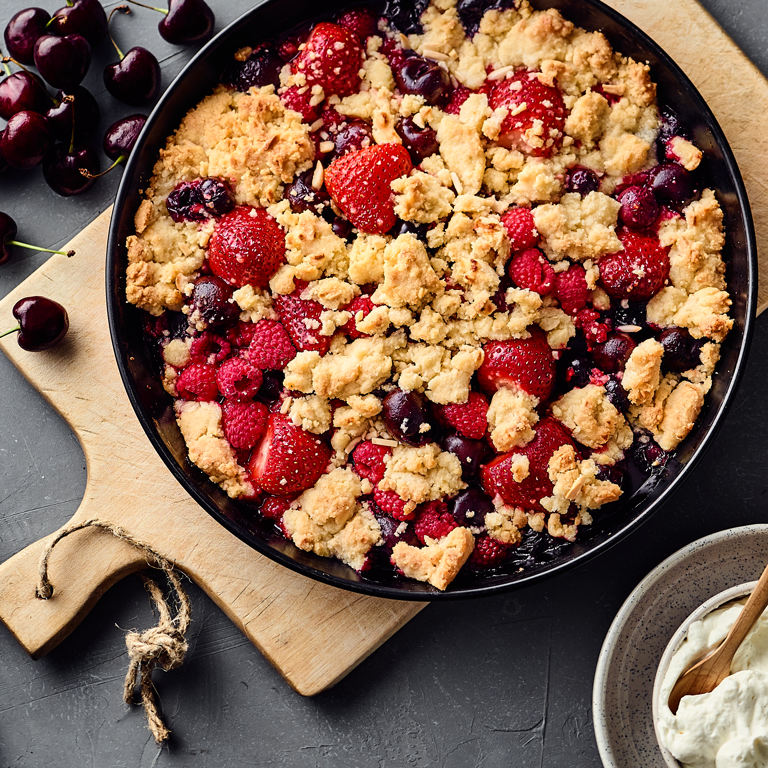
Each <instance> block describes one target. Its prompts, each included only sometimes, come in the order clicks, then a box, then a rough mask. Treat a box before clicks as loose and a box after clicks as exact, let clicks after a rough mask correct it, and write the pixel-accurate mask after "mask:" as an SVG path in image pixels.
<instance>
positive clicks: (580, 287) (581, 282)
mask: <svg viewBox="0 0 768 768" xmlns="http://www.w3.org/2000/svg"><path fill="white" fill-rule="evenodd" d="M600 263H601V265H602V262H600ZM555 295H556V296H557V298H558V301H559V302H560V306H561V307H562V308H563V311H564V312H567V313H568V314H569V315H575V314H576V313H577V312H578V311H579V310H581V309H584V307H586V306H587V301H589V288H587V277H586V273H585V272H584V267H582V266H581V264H571V266H570V267H568V269H567V270H565V272H558V273H557V276H556V278H555Z"/></svg>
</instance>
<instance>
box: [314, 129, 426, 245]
mask: <svg viewBox="0 0 768 768" xmlns="http://www.w3.org/2000/svg"><path fill="white" fill-rule="evenodd" d="M412 168H413V164H412V163H411V156H410V155H409V154H408V150H407V149H406V148H405V147H403V146H402V145H401V144H376V145H375V146H372V147H365V148H364V149H360V150H358V151H357V152H350V153H349V154H347V155H343V156H342V157H337V158H336V159H335V160H334V161H333V162H332V163H331V164H330V165H329V166H328V168H327V169H326V171H325V187H326V189H327V190H328V192H329V193H330V195H331V197H332V198H333V202H334V203H336V205H338V206H339V208H341V210H342V211H344V214H345V216H346V217H347V218H348V219H349V220H350V221H351V222H352V224H353V225H354V226H356V227H357V228H358V229H360V230H362V231H363V232H368V233H369V234H372V235H383V234H384V233H386V232H388V231H389V230H390V229H392V227H394V226H395V221H396V219H397V217H396V216H395V204H394V200H393V198H392V189H391V187H390V184H391V183H392V182H393V181H394V180H395V179H398V178H400V176H405V175H407V174H409V173H410V172H411V169H412Z"/></svg>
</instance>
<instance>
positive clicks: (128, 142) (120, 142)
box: [80, 114, 147, 178]
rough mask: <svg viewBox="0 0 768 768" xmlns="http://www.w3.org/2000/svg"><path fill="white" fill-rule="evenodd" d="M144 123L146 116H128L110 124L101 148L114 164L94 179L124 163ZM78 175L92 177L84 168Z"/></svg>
mask: <svg viewBox="0 0 768 768" xmlns="http://www.w3.org/2000/svg"><path fill="white" fill-rule="evenodd" d="M146 122H147V116H146V115H141V114H137V115H128V117H123V118H121V119H120V120H117V121H116V122H114V123H112V125H110V126H109V128H107V131H106V133H105V134H104V143H103V144H102V148H103V150H104V154H105V155H106V156H107V157H108V158H109V159H110V160H114V162H113V163H112V165H110V166H109V168H107V169H106V170H105V171H102V172H101V173H99V174H96V175H94V178H98V177H99V176H103V175H104V174H105V173H109V172H110V171H111V170H112V169H113V168H115V167H117V166H118V165H120V164H121V163H124V162H125V161H126V160H127V159H128V156H129V155H130V154H131V152H132V151H133V147H134V146H135V144H136V140H137V139H138V138H139V134H140V133H141V129H142V128H143V127H144V123H146ZM80 173H82V174H83V176H85V177H86V178H88V176H91V175H93V174H90V173H89V172H88V170H87V169H85V168H81V169H80Z"/></svg>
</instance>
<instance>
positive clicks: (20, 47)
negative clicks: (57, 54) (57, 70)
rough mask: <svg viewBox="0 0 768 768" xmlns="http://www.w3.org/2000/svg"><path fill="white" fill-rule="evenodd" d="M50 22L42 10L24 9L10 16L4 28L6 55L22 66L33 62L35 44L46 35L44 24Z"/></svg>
mask: <svg viewBox="0 0 768 768" xmlns="http://www.w3.org/2000/svg"><path fill="white" fill-rule="evenodd" d="M50 20H51V17H50V16H49V15H48V11H44V10H43V9H42V8H24V9H23V10H21V11H19V12H18V13H17V14H14V15H13V16H11V20H10V21H9V22H8V25H7V26H6V28H5V33H4V37H5V47H6V48H7V49H8V53H9V54H10V55H11V56H12V57H13V58H14V59H16V61H20V62H21V63H22V64H32V63H33V62H34V60H35V43H36V42H37V40H38V38H39V37H41V36H42V35H45V34H47V32H48V30H47V29H46V24H48V22H49V21H50Z"/></svg>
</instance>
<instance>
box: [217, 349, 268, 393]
mask: <svg viewBox="0 0 768 768" xmlns="http://www.w3.org/2000/svg"><path fill="white" fill-rule="evenodd" d="M261 381H262V375H261V371H260V370H259V369H258V368H257V367H256V366H255V365H252V364H251V363H249V362H248V361H247V360H246V359H245V358H244V357H231V358H230V359H229V360H225V361H224V362H223V363H222V364H221V365H220V366H219V367H218V370H217V371H216V383H217V384H218V385H219V392H221V394H222V395H224V397H228V398H230V399H232V400H239V401H240V402H247V401H248V400H252V399H253V397H254V396H255V395H256V393H257V392H258V391H259V387H261Z"/></svg>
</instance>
